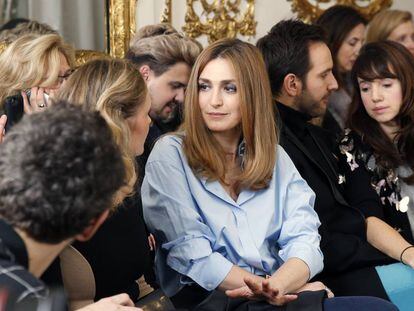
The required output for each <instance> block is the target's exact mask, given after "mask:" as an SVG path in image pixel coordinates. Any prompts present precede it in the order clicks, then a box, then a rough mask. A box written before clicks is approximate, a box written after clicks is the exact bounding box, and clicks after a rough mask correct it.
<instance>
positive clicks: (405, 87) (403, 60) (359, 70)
mask: <svg viewBox="0 0 414 311" xmlns="http://www.w3.org/2000/svg"><path fill="white" fill-rule="evenodd" d="M358 78H361V79H364V80H367V81H373V80H374V79H384V78H391V79H398V80H399V81H400V83H401V89H402V105H401V108H400V111H399V113H398V115H397V116H396V121H397V123H398V124H399V126H400V129H399V130H398V132H397V135H396V136H395V138H394V140H393V141H391V140H390V139H389V138H388V136H387V135H386V134H385V133H384V131H383V130H382V129H381V127H380V125H379V124H378V122H377V121H375V120H374V119H372V118H371V117H370V116H369V115H368V113H367V112H366V110H365V107H364V105H363V102H362V98H361V94H360V89H359V84H358ZM352 82H353V84H354V87H355V90H357V92H355V94H354V97H353V100H352V103H351V107H350V112H349V120H348V125H349V127H350V128H352V129H353V130H355V131H356V132H357V133H358V134H360V135H361V136H362V137H363V139H364V141H365V142H366V143H368V144H369V145H370V146H371V147H372V148H373V150H374V153H375V155H376V158H377V160H379V164H380V165H382V166H384V167H385V168H397V167H398V166H399V165H401V164H408V165H409V166H410V168H411V169H412V170H413V172H414V58H413V56H412V55H411V54H410V52H409V51H408V50H407V49H406V48H405V47H404V46H402V45H400V44H398V43H395V42H391V41H381V42H374V43H369V44H367V45H366V46H364V47H363V48H362V49H361V51H360V55H359V56H358V58H357V60H356V62H355V64H354V67H353V69H352ZM406 181H407V182H408V183H410V184H413V183H414V174H411V176H409V177H408V178H406Z"/></svg>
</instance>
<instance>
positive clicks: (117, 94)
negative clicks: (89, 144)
mask: <svg viewBox="0 0 414 311" xmlns="http://www.w3.org/2000/svg"><path fill="white" fill-rule="evenodd" d="M146 96H147V88H146V86H145V82H144V80H143V79H142V77H141V75H140V74H139V71H138V68H137V67H136V66H135V65H133V64H132V63H131V62H129V61H127V60H122V59H99V60H93V61H90V62H88V63H86V64H85V65H82V66H81V67H79V68H78V69H77V70H76V71H75V72H74V73H73V74H72V75H71V76H70V78H69V79H68V80H67V81H66V83H65V84H64V85H63V86H62V88H61V89H60V90H59V94H58V100H59V99H61V100H67V101H70V102H72V103H76V104H78V105H80V106H82V108H83V109H85V110H89V111H99V112H100V113H101V115H102V116H103V117H104V119H105V120H106V121H107V123H108V125H109V127H110V129H111V131H112V134H113V136H114V139H115V142H116V143H117V144H118V146H119V147H120V150H121V153H122V157H123V160H124V165H125V167H126V182H125V183H126V185H127V186H126V187H124V188H123V189H122V190H123V196H122V195H120V196H119V200H118V202H116V203H121V201H122V199H123V197H125V195H127V194H131V193H132V192H133V186H134V184H135V181H136V178H137V176H136V170H135V154H133V152H132V151H131V150H130V139H131V137H130V129H129V126H128V123H127V118H129V117H131V116H133V115H134V114H135V112H136V111H137V110H138V109H139V107H140V106H141V105H142V104H144V102H145V99H146Z"/></svg>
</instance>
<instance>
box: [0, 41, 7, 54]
mask: <svg viewBox="0 0 414 311" xmlns="http://www.w3.org/2000/svg"><path fill="white" fill-rule="evenodd" d="M6 48H7V43H6V42H4V41H3V42H0V54H1V53H3V51H4V50H5V49H6Z"/></svg>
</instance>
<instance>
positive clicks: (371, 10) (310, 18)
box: [288, 0, 393, 23]
mask: <svg viewBox="0 0 414 311" xmlns="http://www.w3.org/2000/svg"><path fill="white" fill-rule="evenodd" d="M288 1H291V2H292V11H293V12H296V13H297V15H298V17H299V18H300V19H302V20H303V21H305V22H307V23H311V22H314V21H315V20H316V19H317V18H318V17H319V16H320V15H321V14H322V13H323V12H324V9H322V8H321V7H320V6H319V5H320V4H326V3H330V2H336V3H333V4H341V5H349V6H352V7H354V8H355V9H357V10H358V11H359V12H360V13H361V14H362V15H363V16H364V17H365V18H367V19H368V20H371V18H372V17H374V15H375V14H377V13H378V12H379V11H381V10H383V9H385V8H388V7H390V6H391V4H392V2H393V0H288ZM311 2H312V3H311ZM362 2H364V3H367V5H360V4H359V3H362Z"/></svg>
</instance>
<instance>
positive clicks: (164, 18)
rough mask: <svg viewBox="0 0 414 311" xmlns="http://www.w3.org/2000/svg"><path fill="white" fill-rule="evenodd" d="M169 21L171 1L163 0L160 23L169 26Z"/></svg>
mask: <svg viewBox="0 0 414 311" xmlns="http://www.w3.org/2000/svg"><path fill="white" fill-rule="evenodd" d="M171 19H172V17H171V0H165V4H164V11H163V12H162V16H161V19H160V22H161V23H169V24H171Z"/></svg>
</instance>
